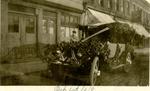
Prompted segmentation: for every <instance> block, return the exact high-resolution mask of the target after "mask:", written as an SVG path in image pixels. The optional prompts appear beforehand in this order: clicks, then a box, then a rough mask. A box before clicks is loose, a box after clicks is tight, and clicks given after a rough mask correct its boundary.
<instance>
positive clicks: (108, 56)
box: [43, 26, 134, 85]
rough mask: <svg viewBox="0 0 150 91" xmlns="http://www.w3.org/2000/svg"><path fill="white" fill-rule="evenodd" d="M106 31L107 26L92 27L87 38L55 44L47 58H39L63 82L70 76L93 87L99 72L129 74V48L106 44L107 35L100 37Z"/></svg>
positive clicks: (130, 50) (117, 44) (123, 45)
mask: <svg viewBox="0 0 150 91" xmlns="http://www.w3.org/2000/svg"><path fill="white" fill-rule="evenodd" d="M109 31H111V29H110V28H109V27H108V26H105V27H104V26H102V27H101V26H99V27H94V28H93V27H92V28H89V29H88V31H87V32H88V33H86V34H87V37H86V38H84V39H82V40H81V41H79V42H71V43H65V42H63V43H60V44H57V46H55V48H54V49H55V50H54V51H53V52H52V51H51V52H50V53H49V54H50V55H51V56H50V57H46V58H45V59H43V60H46V61H47V62H48V70H49V71H50V72H51V74H52V75H53V77H54V78H56V79H61V80H62V81H65V82H66V81H68V80H67V78H69V77H70V78H73V79H77V80H84V81H85V82H86V83H88V84H90V85H96V81H97V78H100V77H101V74H102V72H101V71H116V70H122V71H124V72H130V68H131V66H132V60H133V52H134V51H133V47H132V46H131V45H130V43H128V42H127V43H119V42H116V40H115V42H116V43H113V42H111V41H109V38H107V37H108V36H104V35H109V34H110V32H109ZM101 35H102V36H101ZM111 37H112V36H111ZM118 40H120V39H118Z"/></svg>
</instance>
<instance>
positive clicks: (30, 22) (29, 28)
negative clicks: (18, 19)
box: [25, 18, 35, 33]
mask: <svg viewBox="0 0 150 91" xmlns="http://www.w3.org/2000/svg"><path fill="white" fill-rule="evenodd" d="M34 27H35V21H34V18H26V27H25V29H26V33H34V32H35V29H34Z"/></svg>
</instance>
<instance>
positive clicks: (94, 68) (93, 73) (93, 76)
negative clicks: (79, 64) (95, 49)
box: [90, 57, 101, 85]
mask: <svg viewBox="0 0 150 91" xmlns="http://www.w3.org/2000/svg"><path fill="white" fill-rule="evenodd" d="M100 75H101V71H100V70H99V58H98V57H95V58H94V60H93V62H92V64H91V70H90V84H91V85H95V84H96V81H97V77H98V76H100Z"/></svg>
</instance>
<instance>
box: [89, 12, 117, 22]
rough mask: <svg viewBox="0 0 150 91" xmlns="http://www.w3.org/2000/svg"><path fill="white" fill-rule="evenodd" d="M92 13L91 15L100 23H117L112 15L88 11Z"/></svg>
mask: <svg viewBox="0 0 150 91" xmlns="http://www.w3.org/2000/svg"><path fill="white" fill-rule="evenodd" d="M88 10H89V11H90V13H91V14H92V15H93V16H94V17H95V18H96V19H97V20H98V21H99V22H100V23H113V22H115V20H113V17H111V16H110V15H107V14H104V13H101V12H98V11H95V10H92V9H88Z"/></svg>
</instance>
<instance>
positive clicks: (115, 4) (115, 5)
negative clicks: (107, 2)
mask: <svg viewBox="0 0 150 91" xmlns="http://www.w3.org/2000/svg"><path fill="white" fill-rule="evenodd" d="M114 10H115V11H116V10H117V0H114Z"/></svg>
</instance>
